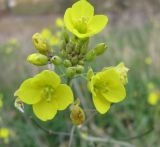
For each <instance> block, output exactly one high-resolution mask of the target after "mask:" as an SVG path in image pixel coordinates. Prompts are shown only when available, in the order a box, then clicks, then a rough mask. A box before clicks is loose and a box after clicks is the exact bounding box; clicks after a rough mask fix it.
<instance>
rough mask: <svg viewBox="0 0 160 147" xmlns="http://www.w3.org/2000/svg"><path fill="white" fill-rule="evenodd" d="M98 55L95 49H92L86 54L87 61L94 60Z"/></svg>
mask: <svg viewBox="0 0 160 147" xmlns="http://www.w3.org/2000/svg"><path fill="white" fill-rule="evenodd" d="M95 57H96V53H95V51H94V50H90V51H89V52H88V53H87V54H86V60H87V61H92V60H94V59H95Z"/></svg>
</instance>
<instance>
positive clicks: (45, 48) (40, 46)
mask: <svg viewBox="0 0 160 147" xmlns="http://www.w3.org/2000/svg"><path fill="white" fill-rule="evenodd" d="M32 42H33V44H34V46H35V48H36V49H37V50H38V51H39V52H40V53H42V54H47V53H48V52H51V46H50V45H49V43H48V42H47V40H46V39H44V38H43V37H42V35H41V34H40V33H36V34H34V35H33V36H32Z"/></svg>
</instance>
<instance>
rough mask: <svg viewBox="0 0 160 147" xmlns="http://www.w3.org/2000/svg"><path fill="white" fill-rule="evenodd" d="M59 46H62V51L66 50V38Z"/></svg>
mask: <svg viewBox="0 0 160 147" xmlns="http://www.w3.org/2000/svg"><path fill="white" fill-rule="evenodd" d="M59 48H60V50H61V51H62V50H65V48H66V42H65V41H64V40H61V41H60V43H59Z"/></svg>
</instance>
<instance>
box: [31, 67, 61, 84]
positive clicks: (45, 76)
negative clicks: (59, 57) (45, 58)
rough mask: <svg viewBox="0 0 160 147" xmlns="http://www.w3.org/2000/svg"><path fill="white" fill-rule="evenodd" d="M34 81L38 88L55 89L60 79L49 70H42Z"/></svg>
mask: <svg viewBox="0 0 160 147" xmlns="http://www.w3.org/2000/svg"><path fill="white" fill-rule="evenodd" d="M34 80H35V82H36V83H37V85H39V86H46V85H52V86H53V87H57V86H58V85H59V84H60V82H61V79H60V77H59V76H58V75H57V74H56V73H55V72H53V71H50V70H44V71H42V72H41V73H39V74H37V75H36V76H35V77H34Z"/></svg>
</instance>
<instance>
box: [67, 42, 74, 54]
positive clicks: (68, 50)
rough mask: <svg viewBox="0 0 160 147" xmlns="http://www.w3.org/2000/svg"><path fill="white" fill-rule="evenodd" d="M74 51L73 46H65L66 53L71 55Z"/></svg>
mask: <svg viewBox="0 0 160 147" xmlns="http://www.w3.org/2000/svg"><path fill="white" fill-rule="evenodd" d="M73 49H74V44H73V43H71V42H70V43H68V44H67V46H66V53H68V54H69V53H71V52H72V51H73Z"/></svg>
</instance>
